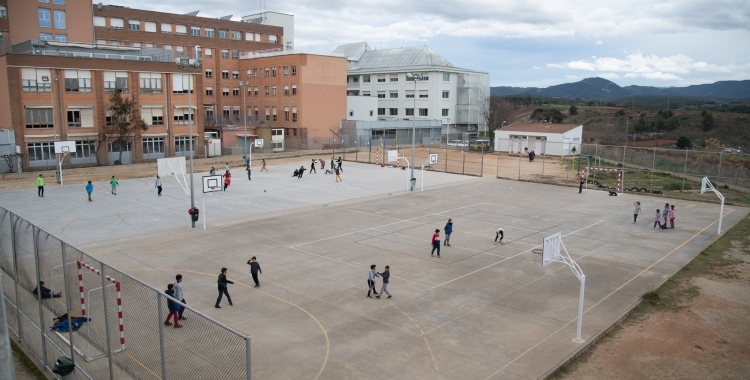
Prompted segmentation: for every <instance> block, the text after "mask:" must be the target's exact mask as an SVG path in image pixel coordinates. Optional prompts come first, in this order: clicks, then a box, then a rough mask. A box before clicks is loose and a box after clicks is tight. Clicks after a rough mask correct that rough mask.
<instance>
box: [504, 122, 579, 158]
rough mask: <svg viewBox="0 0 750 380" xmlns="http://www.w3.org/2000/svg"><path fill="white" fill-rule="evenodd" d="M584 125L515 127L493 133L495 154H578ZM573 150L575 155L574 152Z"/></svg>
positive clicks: (514, 125) (538, 124)
mask: <svg viewBox="0 0 750 380" xmlns="http://www.w3.org/2000/svg"><path fill="white" fill-rule="evenodd" d="M582 137H583V125H575V124H550V123H515V124H511V125H508V126H506V127H505V128H502V129H496V130H495V151H496V152H508V153H519V152H520V153H530V152H532V151H533V152H536V154H547V155H553V156H560V155H567V154H571V153H579V154H580V152H581V141H582ZM574 148H575V151H573V149H574Z"/></svg>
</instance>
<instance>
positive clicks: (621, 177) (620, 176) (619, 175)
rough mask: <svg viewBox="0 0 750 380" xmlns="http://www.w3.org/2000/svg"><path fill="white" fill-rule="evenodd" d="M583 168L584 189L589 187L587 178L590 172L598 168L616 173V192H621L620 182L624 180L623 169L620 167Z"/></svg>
mask: <svg viewBox="0 0 750 380" xmlns="http://www.w3.org/2000/svg"><path fill="white" fill-rule="evenodd" d="M584 170H585V171H586V172H585V173H586V190H588V188H589V182H588V178H589V176H590V175H591V172H592V171H594V170H599V171H603V172H616V173H617V192H618V193H620V194H622V184H623V183H624V182H625V171H624V170H622V169H613V168H601V167H591V166H587V167H584Z"/></svg>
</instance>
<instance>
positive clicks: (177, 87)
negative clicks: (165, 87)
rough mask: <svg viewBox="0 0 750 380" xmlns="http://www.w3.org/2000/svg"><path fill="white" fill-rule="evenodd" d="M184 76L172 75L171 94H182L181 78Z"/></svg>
mask: <svg viewBox="0 0 750 380" xmlns="http://www.w3.org/2000/svg"><path fill="white" fill-rule="evenodd" d="M184 76H185V75H184V74H172V92H182V90H183V89H184V87H182V78H183V77H184Z"/></svg>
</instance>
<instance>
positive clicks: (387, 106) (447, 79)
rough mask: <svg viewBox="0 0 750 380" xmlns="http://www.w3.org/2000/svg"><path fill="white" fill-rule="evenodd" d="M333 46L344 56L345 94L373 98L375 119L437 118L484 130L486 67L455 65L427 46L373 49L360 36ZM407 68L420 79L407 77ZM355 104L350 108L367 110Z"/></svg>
mask: <svg viewBox="0 0 750 380" xmlns="http://www.w3.org/2000/svg"><path fill="white" fill-rule="evenodd" d="M335 52H336V53H339V54H343V55H344V56H345V57H346V58H347V61H348V65H349V66H348V73H347V74H348V75H347V95H349V96H350V97H357V96H369V97H375V98H377V100H378V107H377V115H376V116H377V118H378V120H396V119H398V120H412V119H414V118H415V117H416V120H435V119H437V120H440V121H441V124H442V128H443V130H444V131H445V132H446V133H451V134H455V133H459V134H460V133H464V134H467V133H475V132H477V131H486V130H487V126H486V123H485V122H484V121H483V120H482V119H483V118H482V117H481V112H480V104H481V103H482V102H483V101H486V100H487V98H488V97H489V95H490V75H489V73H485V72H479V71H474V70H469V69H462V68H458V67H455V66H453V64H451V63H450V62H448V61H447V60H446V59H445V58H443V57H441V56H440V55H439V54H437V53H436V52H434V51H433V50H432V49H430V48H428V47H426V46H419V47H408V48H398V49H386V50H372V49H370V46H369V45H367V43H366V42H359V43H354V44H349V45H342V46H339V47H338V48H336V50H335ZM407 73H411V74H414V75H416V76H417V77H419V78H420V79H419V80H417V81H410V80H407V75H406V74H407ZM357 106H359V103H357V104H354V103H352V104H351V107H349V108H348V109H349V110H352V111H353V112H354V114H355V115H356V114H359V113H361V112H369V110H358V109H355V107H357ZM415 108H416V111H415ZM367 115H369V113H367ZM355 119H356V117H355Z"/></svg>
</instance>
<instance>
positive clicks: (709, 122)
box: [701, 110, 716, 131]
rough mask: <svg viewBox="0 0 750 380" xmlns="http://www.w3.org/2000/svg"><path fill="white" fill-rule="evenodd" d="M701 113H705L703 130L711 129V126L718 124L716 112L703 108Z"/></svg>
mask: <svg viewBox="0 0 750 380" xmlns="http://www.w3.org/2000/svg"><path fill="white" fill-rule="evenodd" d="M701 114H702V115H703V130H704V131H710V130H711V128H713V127H714V125H715V124H716V120H714V114H712V113H711V112H708V111H706V110H703V112H701Z"/></svg>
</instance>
